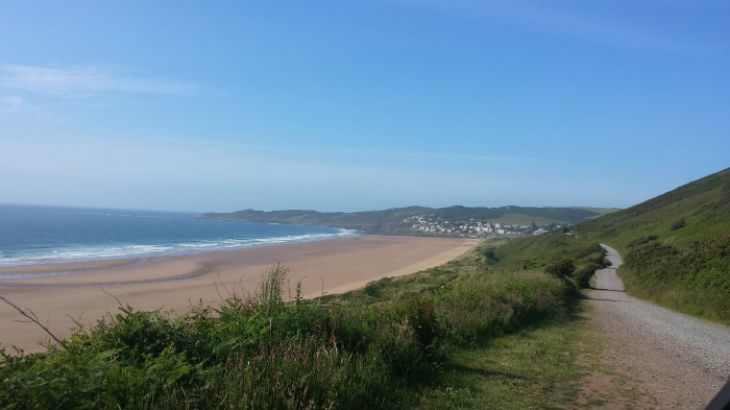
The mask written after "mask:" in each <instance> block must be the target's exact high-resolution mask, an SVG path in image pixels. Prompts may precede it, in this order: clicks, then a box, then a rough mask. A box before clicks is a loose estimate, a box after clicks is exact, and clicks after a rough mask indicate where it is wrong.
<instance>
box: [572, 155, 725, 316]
mask: <svg viewBox="0 0 730 410" xmlns="http://www.w3.org/2000/svg"><path fill="white" fill-rule="evenodd" d="M576 231H577V232H578V233H580V234H584V235H587V236H589V237H590V238H593V239H596V240H600V241H603V242H606V243H608V244H610V245H612V246H614V247H616V248H617V249H618V250H619V251H620V252H621V254H622V255H623V256H624V260H625V265H624V267H623V268H621V270H620V273H621V276H622V278H623V279H624V282H625V284H626V287H627V290H628V291H629V292H630V293H632V294H635V295H637V296H639V297H643V298H646V299H649V300H652V301H655V302H657V303H660V304H663V305H665V306H668V307H670V308H674V309H677V310H681V311H684V312H687V313H690V314H695V315H698V316H702V317H705V318H708V319H712V320H716V321H720V322H723V323H730V169H725V170H723V171H720V172H718V173H715V174H712V175H710V176H707V177H705V178H702V179H700V180H697V181H694V182H691V183H689V184H687V185H684V186H682V187H679V188H677V189H675V190H673V191H670V192H667V193H665V194H663V195H660V196H658V197H656V198H654V199H651V200H649V201H646V202H644V203H641V204H638V205H636V206H633V207H631V208H628V209H624V210H621V211H618V212H614V213H611V214H608V215H605V216H602V217H600V218H596V219H594V220H591V221H588V222H585V223H582V224H580V225H578V226H576Z"/></svg>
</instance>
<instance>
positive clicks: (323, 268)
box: [0, 236, 475, 352]
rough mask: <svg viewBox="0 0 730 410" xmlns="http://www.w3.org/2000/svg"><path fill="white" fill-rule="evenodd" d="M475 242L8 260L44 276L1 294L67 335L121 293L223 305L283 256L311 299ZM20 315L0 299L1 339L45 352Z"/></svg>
mask: <svg viewBox="0 0 730 410" xmlns="http://www.w3.org/2000/svg"><path fill="white" fill-rule="evenodd" d="M474 243H475V241H474V240H464V239H446V238H443V239H442V238H416V237H397V236H358V237H348V238H339V239H332V240H324V241H317V242H302V243H293V244H280V245H270V246H261V247H256V248H244V249H237V250H226V251H217V252H207V253H201V254H195V255H182V256H173V257H155V258H129V259H118V260H96V261H87V262H76V263H59V264H47V265H28V266H17V267H3V268H0V274H3V275H8V274H19V275H18V276H22V275H20V274H27V273H34V274H43V275H45V276H37V277H34V278H20V277H18V278H15V279H4V280H0V295H2V296H4V297H6V298H8V299H9V300H11V301H13V302H14V303H16V304H17V305H20V306H22V307H24V308H29V309H31V310H32V311H33V312H35V314H36V315H37V316H38V318H39V319H40V320H41V321H42V322H43V323H44V324H46V325H47V326H48V327H49V328H50V329H51V331H53V332H54V333H55V334H57V335H59V336H66V335H68V334H69V332H70V330H71V328H72V326H73V324H74V323H73V322H74V320H78V321H80V322H81V323H85V324H87V325H90V324H93V323H95V322H96V321H97V320H98V319H100V318H102V317H104V316H105V315H107V314H109V313H112V314H113V313H115V312H116V311H117V309H118V303H117V300H116V299H119V300H120V301H121V302H122V303H124V304H129V305H131V306H133V307H135V308H137V309H162V310H164V311H170V312H172V313H173V314H174V313H176V312H178V313H179V312H182V311H184V310H186V309H187V308H189V307H190V306H191V305H193V304H198V303H203V304H206V305H216V304H219V303H220V302H221V299H222V298H225V297H228V296H230V295H231V293H232V292H234V291H235V292H238V293H247V292H253V291H255V290H256V289H257V287H258V285H259V283H260V280H261V277H262V275H263V274H264V273H265V272H266V271H267V270H268V269H269V268H270V267H271V266H272V265H274V264H276V263H279V262H280V263H283V264H285V265H286V266H287V267H288V268H289V270H290V271H289V275H288V281H289V284H288V286H287V290H289V289H292V293H293V289H294V287H295V286H296V283H297V282H301V284H302V294H303V295H304V297H308V298H311V297H317V296H320V295H322V294H332V293H341V292H345V291H348V290H352V289H356V288H359V287H362V286H364V285H365V284H366V283H368V282H370V281H373V280H377V279H380V278H383V277H386V276H390V277H392V276H399V275H405V274H409V273H413V272H417V271H419V270H422V269H426V268H429V267H433V266H437V265H440V264H443V263H445V262H447V261H449V260H451V259H453V258H455V257H457V256H459V255H461V254H462V253H464V252H465V251H467V250H468V249H469V248H470V247H471V246H473V245H474ZM111 295H113V296H111ZM285 296H286V295H285ZM115 298H116V299H115ZM21 319H23V318H22V317H21V316H20V315H19V314H18V312H17V311H15V310H14V309H13V308H12V307H10V306H8V305H6V304H1V305H0V343H2V345H3V346H5V347H6V348H9V347H11V346H13V345H15V346H18V347H20V348H22V349H24V350H25V351H26V352H32V351H38V350H42V349H43V347H42V346H41V345H40V343H42V342H44V341H46V340H47V339H48V336H47V335H46V334H45V333H44V332H43V330H41V329H40V328H39V327H38V326H36V325H34V324H31V323H23V322H20V321H19V320H21Z"/></svg>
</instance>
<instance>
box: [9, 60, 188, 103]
mask: <svg viewBox="0 0 730 410" xmlns="http://www.w3.org/2000/svg"><path fill="white" fill-rule="evenodd" d="M0 85H2V86H4V87H7V88H12V89H17V90H23V91H27V92H32V93H38V94H50V95H53V96H58V97H85V96H93V95H97V94H104V93H135V94H158V95H181V96H184V95H195V94H199V93H200V91H201V90H200V87H199V86H197V85H195V84H191V83H188V82H184V81H176V80H168V79H161V78H152V77H142V76H134V75H129V74H126V73H124V72H122V71H120V70H116V69H111V68H103V67H92V66H86V67H72V68H63V67H44V66H28V65H3V66H0Z"/></svg>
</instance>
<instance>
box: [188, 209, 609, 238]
mask: <svg viewBox="0 0 730 410" xmlns="http://www.w3.org/2000/svg"><path fill="white" fill-rule="evenodd" d="M605 211H606V210H603V209H600V208H598V209H594V208H554V207H552V208H551V207H543V208H536V207H520V206H504V207H499V208H486V207H465V206H458V205H457V206H450V207H446V208H428V207H420V206H412V207H406V208H392V209H385V210H379V211H364V212H317V211H308V210H284V211H270V212H267V211H256V210H253V209H246V210H241V211H236V212H230V213H207V214H203V215H202V217H203V218H214V219H218V218H223V219H245V220H247V221H252V222H274V223H289V224H301V225H325V226H334V227H340V228H347V229H358V230H361V231H364V232H367V233H378V234H413V233H414V232H413V231H412V229H411V224H409V223H406V222H404V219H406V218H409V217H415V216H430V217H434V218H438V219H440V220H444V221H450V222H454V223H458V222H462V221H468V220H480V221H485V222H492V223H504V224H518V225H530V224H532V223H535V224H536V225H538V226H546V225H550V224H559V225H565V224H575V223H578V222H581V221H585V220H587V219H590V218H595V217H597V216H599V215H601V214H602V213H604V212H605Z"/></svg>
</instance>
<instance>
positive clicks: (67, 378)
mask: <svg viewBox="0 0 730 410" xmlns="http://www.w3.org/2000/svg"><path fill="white" fill-rule="evenodd" d="M600 256H601V253H600V251H599V250H597V249H596V244H591V243H589V242H587V241H585V240H582V239H578V238H576V237H575V236H572V235H570V234H566V233H562V232H556V233H554V234H550V235H544V236H542V237H539V238H527V239H519V240H513V241H508V242H507V243H489V242H486V243H483V244H481V245H480V246H478V247H476V248H475V249H474V250H472V251H471V252H469V253H467V254H466V255H464V256H463V257H461V258H459V259H457V260H455V261H452V262H450V263H448V264H446V265H444V266H441V267H438V268H434V269H429V270H427V271H424V272H420V273H417V274H413V275H409V276H405V277H401V278H397V279H387V280H381V281H378V282H374V283H371V284H369V285H368V286H366V287H364V288H363V289H361V290H358V291H355V292H350V293H347V294H344V295H340V296H333V297H327V298H322V299H318V300H313V301H307V300H301V299H299V298H295V300H293V301H289V302H286V301H284V300H282V298H281V296H280V295H281V294H282V289H281V284H282V281H283V278H284V275H285V270H284V269H283V268H282V267H276V268H274V269H272V271H271V272H269V275H268V277H267V280H266V281H264V282H263V284H262V286H261V289H260V290H259V291H258V292H257V293H256V294H255V295H252V296H249V297H235V296H234V297H231V298H229V299H228V300H227V301H225V303H223V304H222V305H221V306H218V307H216V308H211V307H202V306H201V307H197V308H194V309H191V310H190V311H189V312H188V313H187V314H185V315H183V316H180V317H174V318H173V317H168V316H167V315H164V314H162V313H160V312H139V311H135V310H134V309H132V308H130V307H125V308H122V309H120V312H119V313H118V314H117V315H116V317H115V319H114V320H113V321H108V320H107V321H102V322H99V323H98V324H97V325H96V326H95V327H93V328H92V329H88V330H84V329H78V330H77V331H76V332H75V333H74V335H73V336H71V337H69V338H67V339H65V340H63V341H62V343H61V344H59V345H55V346H50V347H49V349H48V350H47V351H46V352H43V353H37V354H30V355H22V354H21V355H18V354H9V353H8V352H6V351H4V352H3V355H2V365H1V366H0V406H2V407H4V408H175V409H179V408H251V409H253V408H403V407H414V406H420V405H423V406H425V405H426V403H425V402H422V401H420V399H417V397H419V396H420V393H418V392H434V391H439V389H440V388H441V387H443V386H445V385H447V384H448V385H451V386H452V387H453V386H454V385H455V384H454V383H455V382H454V380H457V381H458V380H459V379H458V375H456V373H454V372H453V371H451V372H449V371H445V369H447V370H448V369H451V370H454V369H457V370H458V369H459V367H458V364H459V362H460V361H461V362H463V361H464V360H466V358H468V357H469V356H468V355H467V356H464V355H466V354H467V353H466V352H469V351H479V350H478V349H481V348H483V347H485V346H494V345H495V344H498V343H499V342H498V341H499V340H505V339H503V338H504V337H514V336H507V335H514V334H516V332H519V331H521V330H522V329H537V328H538V327H539V326H541V325H545V324H550V323H556V322H559V321H564V320H568V319H569V318H570V317H571V306H572V303H573V300H574V299H573V298H574V296H575V295H576V292H577V290H576V289H577V285H578V284H579V282H580V275H581V274H580V273H579V272H581V271H582V270H583V269H585V268H586V267H588V266H592V265H590V264H591V263H595V261H598V260H600ZM293 291H294V293H295V294H296V293H297V292H296V290H293ZM474 349H477V350H474ZM484 353H485V354H487V355H489V354H490V353H489V351H485V352H484ZM524 359H525V360H534V358H528V356H525V358H524ZM484 360H487V361H488V360H490V359H489V358H484ZM464 371H466V372H468V371H469V370H464ZM453 377H456V378H455V379H454V378H453ZM566 377H568V376H566ZM571 377H572V376H571ZM485 382H486V383H488V379H485ZM456 384H458V383H456ZM434 389H435V390H434ZM487 391H491V390H485V392H487ZM437 396H438V395H432V397H434V400H437V401H434V403H437V402H438V400H441V399H440V398H438V397H437ZM505 397H506V396H505ZM535 397H537V396H535ZM483 399H484V400H488V399H489V398H488V397H483ZM475 403H476V402H475ZM477 407H480V406H477Z"/></svg>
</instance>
